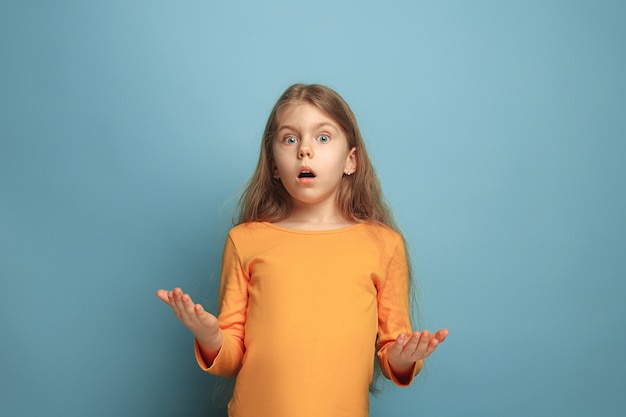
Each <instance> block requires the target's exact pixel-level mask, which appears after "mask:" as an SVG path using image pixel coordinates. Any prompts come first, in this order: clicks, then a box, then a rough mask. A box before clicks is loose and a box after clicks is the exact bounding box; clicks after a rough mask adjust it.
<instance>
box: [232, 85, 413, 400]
mask: <svg viewBox="0 0 626 417" xmlns="http://www.w3.org/2000/svg"><path fill="white" fill-rule="evenodd" d="M299 103H308V104H312V105H314V106H316V107H317V108H318V109H320V110H322V111H323V112H324V113H326V114H327V115H329V116H330V117H331V118H333V119H334V120H335V121H336V122H337V123H338V124H339V126H340V127H341V129H342V130H343V133H344V134H345V135H346V138H347V140H348V149H352V148H356V154H355V155H356V171H355V172H354V173H353V174H352V175H344V176H343V178H342V180H341V183H340V185H339V192H338V195H337V205H338V207H339V209H340V211H341V213H342V214H343V216H344V218H346V219H347V220H351V221H355V222H370V223H375V224H379V225H383V226H386V227H388V228H390V229H392V230H395V231H396V232H398V233H400V230H399V229H398V227H397V225H396V222H395V220H394V218H393V215H392V212H391V209H390V208H389V206H388V204H387V203H386V201H385V199H384V197H383V193H382V190H381V187H380V181H379V179H378V177H377V176H376V173H375V171H374V167H373V165H372V163H371V161H370V159H369V156H368V155H367V151H366V149H365V143H364V141H363V138H362V136H361V132H360V130H359V126H358V124H357V121H356V117H355V116H354V113H353V112H352V110H351V109H350V107H349V106H348V104H347V103H346V102H345V100H344V99H343V98H342V97H341V96H340V95H339V94H338V93H337V92H335V91H334V90H332V89H331V88H329V87H326V86H323V85H320V84H294V85H292V86H290V87H289V88H287V90H285V92H284V93H283V94H282V95H281V96H280V98H279V99H278V101H277V102H276V104H275V105H274V108H273V109H272V111H271V113H270V115H269V118H268V120H267V124H266V125H265V131H264V132H263V139H262V142H261V152H260V155H259V160H258V163H257V166H256V170H255V171H254V174H253V175H252V177H251V178H250V179H249V180H248V182H247V184H246V186H245V188H244V191H243V193H242V195H241V197H240V200H239V207H238V215H237V217H236V221H235V223H236V224H241V223H248V222H254V221H266V222H278V221H280V220H283V219H285V218H286V217H287V216H288V215H289V213H290V210H291V204H292V202H291V197H290V196H289V194H288V193H287V190H286V189H285V187H284V186H283V184H282V183H281V182H280V181H277V180H275V179H274V173H273V166H274V159H273V158H274V157H273V154H272V142H273V141H274V139H275V134H276V133H277V129H278V123H279V119H280V117H281V115H282V113H283V112H284V111H285V109H286V108H287V107H289V106H291V105H294V104H299ZM405 244H406V243H405ZM407 254H408V251H407ZM407 263H408V265H409V276H408V280H409V298H410V304H411V305H412V306H413V307H415V306H416V297H415V294H416V290H415V282H414V279H413V274H412V270H411V265H410V259H409V256H408V255H407ZM412 310H414V308H413V309H412ZM414 312H415V310H414ZM375 364H376V368H375V373H374V380H373V383H372V384H371V385H370V391H372V392H374V393H376V392H378V389H377V388H376V382H377V380H378V379H379V377H380V374H381V372H380V368H379V366H378V361H375Z"/></svg>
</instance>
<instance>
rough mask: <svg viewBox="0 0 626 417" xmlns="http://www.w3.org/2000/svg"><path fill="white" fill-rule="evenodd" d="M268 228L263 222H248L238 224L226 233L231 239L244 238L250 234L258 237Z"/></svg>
mask: <svg viewBox="0 0 626 417" xmlns="http://www.w3.org/2000/svg"><path fill="white" fill-rule="evenodd" d="M267 231H268V227H267V225H266V224H265V223H263V222H249V223H240V224H238V225H236V226H233V227H232V228H231V229H230V230H229V231H228V236H229V237H230V238H232V239H237V238H246V237H247V236H250V235H251V234H254V235H258V234H259V233H263V232H267Z"/></svg>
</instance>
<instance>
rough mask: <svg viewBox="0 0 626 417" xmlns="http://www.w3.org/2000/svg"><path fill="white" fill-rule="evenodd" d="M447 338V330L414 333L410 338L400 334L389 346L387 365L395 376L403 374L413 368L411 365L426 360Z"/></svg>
mask: <svg viewBox="0 0 626 417" xmlns="http://www.w3.org/2000/svg"><path fill="white" fill-rule="evenodd" d="M446 337H448V329H441V330H439V331H437V333H430V332H429V331H428V330H422V331H421V332H415V333H413V334H412V335H411V336H410V337H407V336H406V335H405V334H404V333H402V334H400V336H398V338H397V339H396V341H395V342H394V343H393V344H392V345H391V346H389V349H388V350H387V355H388V359H389V364H390V365H391V368H392V369H393V371H394V372H395V373H397V374H403V373H406V372H408V371H409V370H410V369H412V368H413V364H414V363H415V362H417V361H419V360H422V359H426V358H427V357H429V356H430V354H431V353H433V352H434V351H435V350H436V349H437V346H439V343H441V342H443V341H444V340H446Z"/></svg>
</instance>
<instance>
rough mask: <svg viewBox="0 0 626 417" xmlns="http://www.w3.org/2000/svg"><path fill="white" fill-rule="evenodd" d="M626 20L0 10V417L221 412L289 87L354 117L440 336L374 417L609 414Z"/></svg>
mask: <svg viewBox="0 0 626 417" xmlns="http://www.w3.org/2000/svg"><path fill="white" fill-rule="evenodd" d="M625 51H626V3H625V2H623V1H609V0H607V1H598V2H592V1H509V2H503V1H487V0H477V1H473V2H466V1H387V2H384V3H383V2H374V1H359V2H335V1H319V2H311V1H308V2H288V1H274V2H271V3H267V2H253V1H238V2H235V1H233V2H228V3H227V2H217V1H212V2H209V1H111V2H95V1H74V2H72V1H55V2H47V1H40V2H36V1H7V0H4V1H2V3H0V52H1V54H0V61H1V63H0V193H1V194H0V277H1V284H2V302H1V303H0V320H1V321H0V326H1V329H0V330H1V333H0V352H1V354H0V415H3V416H35V415H63V416H113V415H116V416H173V415H185V416H201V415H212V416H221V415H223V414H224V412H223V409H219V408H218V407H217V406H216V405H215V402H214V400H213V399H212V394H211V392H212V391H213V385H214V384H215V381H216V379H215V378H214V377H212V376H209V375H206V374H204V373H202V372H201V371H200V370H199V368H197V367H196V364H195V362H194V359H193V355H192V344H191V337H190V334H189V333H188V332H187V330H186V329H185V328H184V327H183V326H182V325H180V323H178V322H177V321H176V319H175V318H174V316H173V315H172V314H171V311H170V310H169V309H168V308H167V307H166V306H164V305H163V304H162V303H161V302H160V301H158V300H157V299H156V297H155V296H154V292H155V290H156V289H157V288H171V287H174V286H177V285H179V286H182V287H183V288H184V289H185V290H186V291H188V292H190V293H191V294H192V295H193V296H194V297H195V298H196V299H197V300H199V301H201V302H202V303H204V304H205V305H206V306H207V308H210V309H213V311H214V308H215V301H216V300H215V299H216V292H217V286H218V280H219V262H220V258H221V249H222V245H223V241H224V237H225V234H226V231H227V230H228V228H229V226H230V220H231V214H232V207H233V204H234V199H235V196H236V194H237V192H238V190H239V188H240V186H241V184H242V183H243V182H244V181H245V180H246V178H248V176H249V175H250V174H251V172H252V169H253V167H254V165H255V163H256V159H257V154H258V148H259V141H260V137H261V133H262V130H263V127H264V123H265V120H266V117H267V115H268V113H269V111H270V109H271V107H272V105H273V104H274V101H275V100H276V99H277V98H278V96H279V95H280V93H281V92H282V91H283V90H284V89H285V88H286V87H287V86H288V85H290V84H292V83H294V82H320V83H324V84H327V85H329V86H331V87H333V88H335V89H336V90H337V91H338V92H339V93H340V94H342V95H343V96H344V98H345V99H346V100H347V101H348V103H350V105H351V106H352V108H353V110H354V111H355V113H356V114H357V117H358V119H359V123H360V127H361V129H362V131H363V134H364V136H365V139H366V142H367V145H368V149H369V151H370V153H371V155H372V157H373V160H374V163H375V165H376V167H377V170H378V173H379V176H380V178H381V181H382V183H383V187H384V190H385V193H386V195H387V197H388V199H389V201H390V203H391V204H392V206H393V207H394V208H395V213H396V215H397V218H398V221H399V223H400V224H401V226H402V228H403V231H404V232H405V234H406V237H407V239H408V241H409V243H410V249H411V253H412V256H413V259H414V263H415V267H416V272H417V275H418V278H419V283H420V288H421V290H422V295H421V300H422V303H421V306H422V310H423V320H424V323H425V325H426V326H428V327H429V328H438V327H443V326H446V327H448V328H449V329H450V332H451V336H450V338H449V340H448V341H446V343H445V344H444V345H442V346H441V348H440V350H439V351H438V352H437V353H436V355H435V356H433V357H432V358H431V360H429V363H428V368H427V369H426V370H425V372H424V374H423V375H421V376H420V377H419V379H418V380H417V381H416V383H415V384H414V385H413V386H412V387H410V388H408V389H399V388H393V387H391V388H387V389H386V390H385V392H384V393H383V394H382V395H380V396H378V397H375V398H373V399H372V405H371V408H372V412H371V414H372V416H402V415H424V416H431V415H437V416H442V417H443V416H478V415H480V416H498V417H499V416H569V417H575V416H585V417H586V416H592V415H593V416H624V415H626V396H625V395H624V393H625V392H626V377H625V375H626V359H625V355H624V352H625V351H626V335H625V333H624V322H625V318H626V308H625V306H624V301H623V298H624V296H625V295H626V284H625V278H626V216H625V214H624V213H626V192H625V185H624V184H625V180H626V174H625V168H624V167H625V164H626V122H625V121H626V59H625V57H626V55H625Z"/></svg>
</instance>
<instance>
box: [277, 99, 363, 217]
mask: <svg viewBox="0 0 626 417" xmlns="http://www.w3.org/2000/svg"><path fill="white" fill-rule="evenodd" d="M355 152H356V148H351V149H350V148H349V147H348V140H347V138H346V136H345V134H344V132H343V130H342V129H341V128H340V127H339V125H338V124H337V122H335V120H334V119H333V118H331V117H330V116H329V115H328V114H326V113H325V112H323V111H322V110H320V109H318V108H317V107H315V106H314V105H312V104H309V103H305V102H303V103H296V104H292V105H290V106H288V107H287V108H286V109H284V110H283V112H282V114H281V116H280V118H279V119H278V130H277V134H276V136H275V138H274V142H273V144H272V153H273V156H274V166H273V170H274V177H279V178H280V180H281V182H282V183H283V185H284V187H285V189H286V190H287V192H288V193H289V195H290V196H291V197H292V198H293V200H294V202H295V203H303V204H306V205H315V204H323V203H329V202H332V203H333V204H336V201H337V200H336V197H337V192H338V190H339V184H340V182H341V179H342V177H343V175H344V174H352V173H353V172H354V171H355V169H356V156H355Z"/></svg>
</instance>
